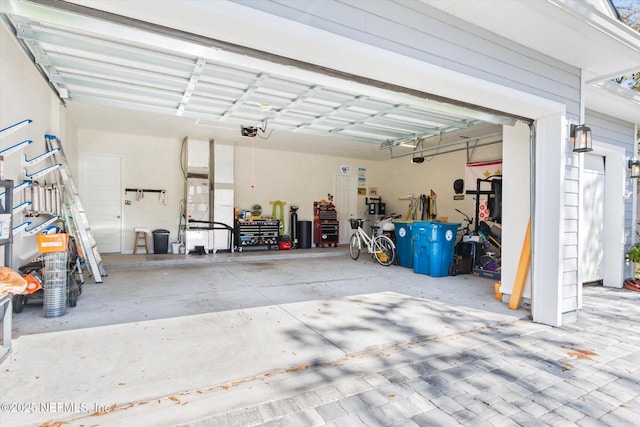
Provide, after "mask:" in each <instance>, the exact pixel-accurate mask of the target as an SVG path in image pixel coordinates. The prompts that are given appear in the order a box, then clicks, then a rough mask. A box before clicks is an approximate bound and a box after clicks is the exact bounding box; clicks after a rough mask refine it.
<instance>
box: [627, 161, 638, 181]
mask: <svg viewBox="0 0 640 427" xmlns="http://www.w3.org/2000/svg"><path fill="white" fill-rule="evenodd" d="M629 170H630V173H629V178H635V179H638V178H640V160H629Z"/></svg>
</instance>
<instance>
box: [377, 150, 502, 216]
mask: <svg viewBox="0 0 640 427" xmlns="http://www.w3.org/2000/svg"><path fill="white" fill-rule="evenodd" d="M500 159H502V144H495V145H490V146H487V147H480V148H478V149H476V151H475V152H474V153H473V156H472V157H471V161H472V162H481V161H490V160H500ZM466 164H467V153H466V151H464V150H462V151H457V152H454V153H448V154H443V155H440V156H435V157H432V158H431V157H429V156H426V157H425V161H424V163H411V156H406V157H398V158H395V159H392V160H389V161H387V162H383V163H382V166H381V175H380V177H379V181H380V185H379V187H380V194H381V195H382V198H383V201H384V202H386V203H387V206H386V208H387V213H392V212H396V213H399V214H402V216H403V217H404V216H405V214H406V212H407V208H408V206H409V202H408V201H407V200H400V198H404V197H407V196H408V195H410V194H413V195H415V196H418V195H420V194H427V195H428V194H429V193H430V191H431V190H433V191H435V193H436V194H437V195H438V197H437V198H436V204H437V209H438V216H440V217H448V221H449V222H456V223H460V222H462V221H463V216H462V215H460V214H459V213H458V212H456V211H455V209H460V210H461V211H462V212H465V213H466V214H467V215H469V217H471V218H473V217H474V216H475V199H474V196H473V195H470V194H466V195H465V197H464V200H453V195H454V191H453V182H454V181H455V180H456V179H458V178H462V179H464V177H465V166H466Z"/></svg>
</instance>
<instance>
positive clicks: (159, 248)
mask: <svg viewBox="0 0 640 427" xmlns="http://www.w3.org/2000/svg"><path fill="white" fill-rule="evenodd" d="M168 251H169V230H163V229H158V230H153V253H154V254H166V253H167V252H168Z"/></svg>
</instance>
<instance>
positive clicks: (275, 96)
mask: <svg viewBox="0 0 640 427" xmlns="http://www.w3.org/2000/svg"><path fill="white" fill-rule="evenodd" d="M75 8H76V9H79V10H80V9H83V8H81V7H77V6H75ZM71 9H73V7H71ZM2 12H3V15H2V16H3V19H4V22H5V23H6V24H7V25H8V26H9V27H10V29H11V30H12V31H13V32H14V34H15V35H16V37H17V38H18V40H19V41H20V43H21V44H22V46H23V47H24V49H25V50H26V51H27V52H28V53H29V54H30V55H31V56H32V60H33V61H34V64H35V65H36V67H38V69H39V70H40V72H41V73H42V74H43V75H44V76H45V78H46V79H47V80H48V81H49V83H50V85H51V86H52V87H53V88H54V89H55V90H56V91H57V92H58V94H59V95H60V98H61V99H63V100H65V101H66V102H71V103H73V102H82V103H91V104H101V105H106V106H113V107H119V108H126V109H133V110H139V111H146V112H153V113H161V114H166V115H172V116H179V117H185V118H192V119H193V120H194V121H195V123H196V124H200V125H215V124H223V123H227V124H236V125H238V126H252V127H256V128H258V129H261V130H262V131H264V132H263V133H264V134H265V135H268V133H269V130H270V129H283V130H287V131H291V132H298V133H301V134H314V135H323V136H326V135H331V136H336V137H339V138H341V139H348V140H356V141H360V142H367V143H374V144H379V145H381V146H397V145H403V146H412V145H413V146H416V145H417V144H418V143H419V142H420V141H424V140H425V139H428V138H429V137H436V138H440V139H442V136H443V135H447V134H453V133H455V132H457V131H461V130H468V129H470V128H473V127H475V126H479V125H486V124H487V123H505V122H509V121H510V120H511V119H506V118H504V117H500V116H496V115H493V114H491V113H487V112H480V111H476V110H472V109H469V108H466V107H464V106H460V105H454V104H447V103H442V102H438V101H433V100H429V99H426V98H423V97H418V96H412V95H409V94H403V93H397V92H394V91H390V90H385V89H381V88H377V87H370V86H367V85H365V84H362V83H359V82H357V81H348V80H344V79H339V78H335V77H331V76H327V75H326V74H322V73H314V72H313V71H309V70H302V69H297V68H296V67H294V66H287V65H283V64H276V63H270V62H268V61H264V60H262V59H257V58H254V57H251V56H249V55H242V54H239V53H238V52H230V51H225V50H222V49H219V48H217V47H216V48H212V47H211V45H208V46H206V45H204V44H203V43H200V42H201V41H202V40H197V41H196V42H194V41H189V40H185V39H184V37H176V38H172V37H170V36H168V35H166V34H159V33H154V32H153V31H145V30H144V29H140V28H134V27H132V26H130V25H125V24H123V23H122V22H117V21H110V20H104V19H97V18H95V17H87V16H79V15H78V14H77V10H74V11H68V10H61V9H57V8H47V7H44V6H41V5H38V4H32V3H29V2H18V1H9V2H3V6H2ZM480 128H486V126H480Z"/></svg>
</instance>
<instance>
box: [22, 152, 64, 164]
mask: <svg viewBox="0 0 640 427" xmlns="http://www.w3.org/2000/svg"><path fill="white" fill-rule="evenodd" d="M59 151H60V148H54V149H52V150H49V151H47V152H46V153H42V154H40V155H39V156H36V157H34V158H33V159H27V155H26V154H25V155H24V162H23V164H24V166H31V165H35V164H36V163H39V162H41V161H43V160H44V159H47V158H49V157H51V156H53V155H54V154H56V153H57V152H59Z"/></svg>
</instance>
